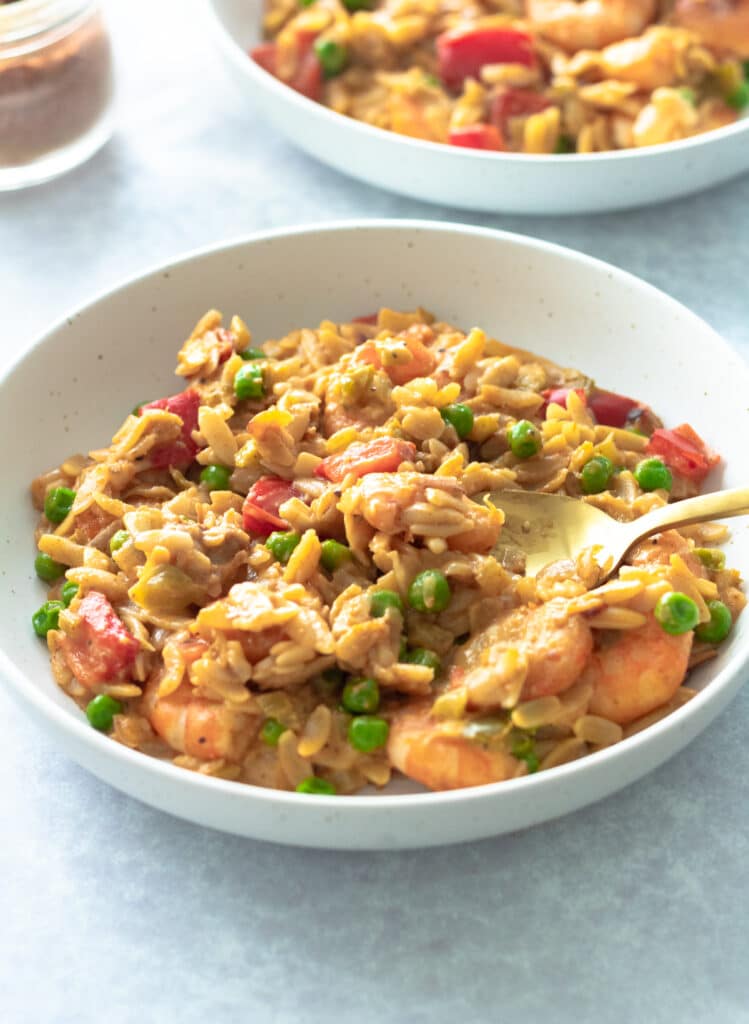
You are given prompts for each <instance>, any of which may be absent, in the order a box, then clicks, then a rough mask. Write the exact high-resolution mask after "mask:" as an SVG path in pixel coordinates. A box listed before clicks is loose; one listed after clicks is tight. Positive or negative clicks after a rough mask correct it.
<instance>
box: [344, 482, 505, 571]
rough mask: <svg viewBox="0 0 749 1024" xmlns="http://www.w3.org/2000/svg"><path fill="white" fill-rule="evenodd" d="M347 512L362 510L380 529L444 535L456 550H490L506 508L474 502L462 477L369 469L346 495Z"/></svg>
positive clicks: (383, 530)
mask: <svg viewBox="0 0 749 1024" xmlns="http://www.w3.org/2000/svg"><path fill="white" fill-rule="evenodd" d="M339 508H340V509H341V511H342V512H344V513H348V514H354V515H360V516H361V517H362V518H363V519H364V520H366V522H367V523H368V524H369V525H370V526H371V527H373V528H374V529H375V530H378V531H379V532H380V533H386V534H389V535H394V534H399V533H405V534H410V535H412V536H414V537H416V536H422V537H440V538H443V539H444V540H445V542H446V543H447V546H448V548H450V549H451V550H454V551H463V552H472V551H476V552H479V551H490V550H491V549H492V548H493V547H494V545H495V544H496V543H497V540H498V539H499V532H500V529H501V527H502V522H503V516H502V513H501V512H500V511H499V510H498V509H495V508H490V507H487V506H485V505H479V504H478V503H477V502H475V501H472V500H471V499H470V498H469V497H468V496H467V494H466V493H465V491H464V490H463V487H462V485H461V483H460V481H458V480H457V479H455V478H454V477H448V476H442V477H439V476H428V475H426V474H424V473H415V472H414V473H369V474H368V475H367V476H365V477H363V478H362V479H361V481H360V482H359V483H358V484H357V485H356V487H351V488H348V489H347V490H346V491H345V492H344V494H343V497H342V499H341V502H340V505H339Z"/></svg>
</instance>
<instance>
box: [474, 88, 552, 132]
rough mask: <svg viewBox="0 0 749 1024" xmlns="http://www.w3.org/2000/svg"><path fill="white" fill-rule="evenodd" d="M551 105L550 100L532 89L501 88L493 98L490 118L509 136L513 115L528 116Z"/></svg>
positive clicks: (499, 129)
mask: <svg viewBox="0 0 749 1024" xmlns="http://www.w3.org/2000/svg"><path fill="white" fill-rule="evenodd" d="M550 106H551V101H550V100H547V99H546V97H545V96H540V95H539V94H538V93H537V92H534V91H533V90H532V89H501V90H500V91H499V92H497V93H495V95H494V97H493V98H492V101H491V109H490V115H489V119H490V120H491V123H492V124H493V125H494V126H495V127H496V128H497V130H498V131H499V132H500V134H501V135H502V137H503V138H507V136H508V135H509V132H510V120H511V119H512V118H513V117H528V116H529V115H530V114H538V113H540V111H542V110H546V108H547V107H550Z"/></svg>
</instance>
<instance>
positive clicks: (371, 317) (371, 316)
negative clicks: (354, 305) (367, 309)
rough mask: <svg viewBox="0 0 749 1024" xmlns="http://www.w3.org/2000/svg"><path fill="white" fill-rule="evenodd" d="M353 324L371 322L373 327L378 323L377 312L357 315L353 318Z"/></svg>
mask: <svg viewBox="0 0 749 1024" xmlns="http://www.w3.org/2000/svg"><path fill="white" fill-rule="evenodd" d="M351 323H352V324H370V325H371V326H372V327H375V326H376V325H377V313H367V314H366V315H365V316H355V317H353V318H352V319H351Z"/></svg>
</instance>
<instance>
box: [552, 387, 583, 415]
mask: <svg viewBox="0 0 749 1024" xmlns="http://www.w3.org/2000/svg"><path fill="white" fill-rule="evenodd" d="M570 391H574V392H575V394H576V395H577V396H578V397H579V399H580V401H581V402H583V403H584V404H585V403H587V398H586V397H585V389H584V388H546V390H545V391H542V392H541V394H542V395H543V397H544V398H545V400H546V401H545V402H544V405H543V407H542V409H541V413H542V415H544V416H545V415H546V410H547V409H548V408H549V406H550V405H551V403H552V402H553V403H554V405H561V406H562V408H563V409H566V408H567V398H568V396H569V393H570Z"/></svg>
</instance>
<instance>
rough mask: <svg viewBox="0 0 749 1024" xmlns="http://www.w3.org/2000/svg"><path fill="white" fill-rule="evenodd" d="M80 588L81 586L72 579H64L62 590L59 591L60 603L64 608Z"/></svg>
mask: <svg viewBox="0 0 749 1024" xmlns="http://www.w3.org/2000/svg"><path fill="white" fill-rule="evenodd" d="M80 589H81V588H80V587H79V586H78V584H77V583H73V581H72V580H65V582H64V583H63V585H62V590H61V591H60V597H61V598H62V603H63V604H64V605H65V607H66V608H67V607H68V605H69V604H70V602H71V601H72V600H73V598H74V597H75V595H76V594H77V593H78V591H79V590H80Z"/></svg>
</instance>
